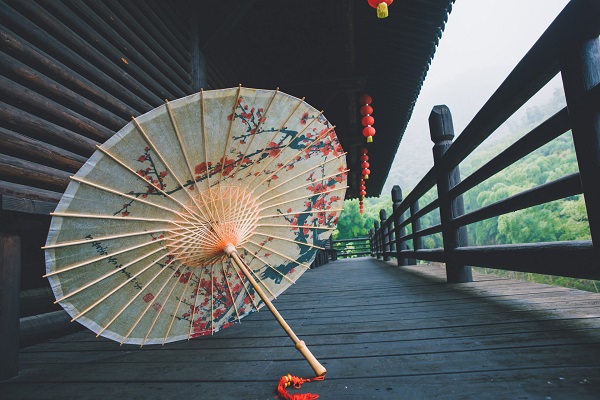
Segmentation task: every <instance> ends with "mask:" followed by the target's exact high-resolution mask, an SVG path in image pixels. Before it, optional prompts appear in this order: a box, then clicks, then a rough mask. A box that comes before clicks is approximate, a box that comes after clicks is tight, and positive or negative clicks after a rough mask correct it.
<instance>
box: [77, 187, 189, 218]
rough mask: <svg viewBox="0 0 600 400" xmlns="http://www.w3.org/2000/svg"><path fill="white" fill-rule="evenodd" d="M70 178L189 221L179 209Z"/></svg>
mask: <svg viewBox="0 0 600 400" xmlns="http://www.w3.org/2000/svg"><path fill="white" fill-rule="evenodd" d="M71 179H72V180H74V181H76V182H79V183H83V184H84V185H87V186H91V187H93V188H95V189H98V190H102V191H104V192H107V193H111V194H114V195H117V196H121V197H124V198H126V199H129V200H133V201H137V202H139V203H143V204H147V205H149V206H151V207H155V208H159V209H161V210H165V211H168V212H170V213H173V214H175V215H177V216H178V217H180V218H181V219H184V220H186V221H189V220H188V218H186V216H185V215H184V214H182V213H180V212H179V211H176V210H173V209H171V208H169V207H165V206H161V205H160V204H155V203H152V202H150V201H147V200H144V199H140V198H137V197H135V196H131V195H128V194H125V193H121V192H119V191H118V190H114V189H111V188H108V187H106V186H102V185H99V184H97V183H94V182H90V181H87V180H85V179H81V178H78V177H76V176H72V177H71Z"/></svg>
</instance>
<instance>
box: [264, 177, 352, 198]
mask: <svg viewBox="0 0 600 400" xmlns="http://www.w3.org/2000/svg"><path fill="white" fill-rule="evenodd" d="M348 171H350V170H349V169H346V170H343V171H338V172H336V173H335V174H332V175H328V176H324V177H322V178H318V179H316V180H314V181H309V182H308V183H303V184H302V185H300V186H297V187H295V188H293V189H289V190H286V191H285V192H281V193H278V194H276V195H274V196H271V197H269V198H268V199H264V200H263V201H261V202H259V203H258V205H259V206H262V205H263V204H265V203H268V202H269V201H271V200H273V199H276V198H278V197H281V196H283V195H285V194H288V193H292V192H295V191H296V190H298V189H302V188H308V187H309V186H310V185H313V184H315V183H318V182H323V181H324V180H326V179H329V178H333V177H334V176H338V175H341V174H345V173H346V172H348ZM319 193H322V192H319ZM315 194H318V193H315ZM258 197H260V195H259V196H258ZM305 197H306V196H305Z"/></svg>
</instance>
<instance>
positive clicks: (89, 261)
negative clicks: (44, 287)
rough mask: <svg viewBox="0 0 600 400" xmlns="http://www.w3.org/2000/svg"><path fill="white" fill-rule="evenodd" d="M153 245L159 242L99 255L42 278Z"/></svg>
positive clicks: (145, 243)
mask: <svg viewBox="0 0 600 400" xmlns="http://www.w3.org/2000/svg"><path fill="white" fill-rule="evenodd" d="M154 243H159V241H156V240H151V241H149V242H144V243H141V244H138V245H135V246H131V247H127V248H125V249H122V250H119V251H115V252H114V253H108V254H104V255H101V256H100V257H96V258H91V259H89V260H85V261H82V262H80V263H79V264H74V265H70V266H68V267H65V268H62V269H60V270H57V271H52V272H49V273H47V274H46V275H44V276H43V278H47V277H49V276H52V275H56V274H60V273H63V272H67V271H71V270H74V269H76V268H80V267H83V266H85V265H89V264H92V263H95V262H96V261H102V260H104V259H107V258H110V257H114V256H118V255H119V254H123V253H127V252H128V251H132V250H137V249H140V248H142V247H144V246H148V245H150V244H154ZM163 248H164V247H161V249H163Z"/></svg>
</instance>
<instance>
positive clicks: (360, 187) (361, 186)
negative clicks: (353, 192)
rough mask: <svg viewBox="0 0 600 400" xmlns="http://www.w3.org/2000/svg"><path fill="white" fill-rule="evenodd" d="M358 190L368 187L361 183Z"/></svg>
mask: <svg viewBox="0 0 600 400" xmlns="http://www.w3.org/2000/svg"><path fill="white" fill-rule="evenodd" d="M358 190H367V187H366V186H365V185H360V186H359V187H358Z"/></svg>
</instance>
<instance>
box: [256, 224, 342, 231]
mask: <svg viewBox="0 0 600 400" xmlns="http://www.w3.org/2000/svg"><path fill="white" fill-rule="evenodd" d="M256 226H257V227H259V226H272V227H275V228H303V229H304V228H306V229H320V230H326V231H328V230H334V229H336V228H332V227H329V226H320V225H319V226H312V225H290V224H287V225H281V224H279V225H278V224H258V225H256Z"/></svg>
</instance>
